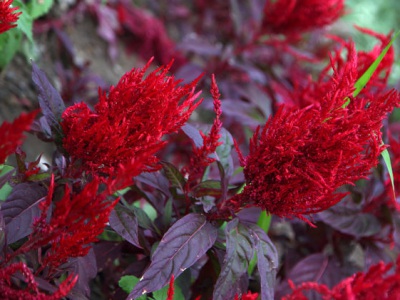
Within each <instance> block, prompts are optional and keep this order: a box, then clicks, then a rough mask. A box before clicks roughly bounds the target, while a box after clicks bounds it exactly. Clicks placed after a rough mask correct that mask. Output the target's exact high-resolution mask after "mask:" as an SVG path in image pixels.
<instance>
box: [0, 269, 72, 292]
mask: <svg viewBox="0 0 400 300" xmlns="http://www.w3.org/2000/svg"><path fill="white" fill-rule="evenodd" d="M16 272H21V273H22V275H24V277H25V282H26V288H25V289H21V287H17V286H13V283H12V280H11V277H12V276H13V275H14V274H15V273H16ZM77 280H78V276H73V275H70V276H68V277H67V278H66V279H65V280H64V281H63V282H62V283H61V284H60V285H59V287H58V290H57V291H56V292H55V293H53V294H52V295H47V294H44V293H42V292H40V291H39V288H38V284H37V283H36V281H35V278H34V276H33V274H32V271H31V270H30V269H29V268H28V267H27V266H26V265H25V264H24V263H22V262H18V263H14V264H12V265H9V266H7V267H3V268H1V269H0V296H1V299H8V300H14V299H15V300H19V299H24V300H57V299H61V298H63V297H65V296H67V295H68V293H69V292H70V290H71V289H72V288H73V287H74V285H75V283H76V281H77Z"/></svg>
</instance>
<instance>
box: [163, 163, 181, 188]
mask: <svg viewBox="0 0 400 300" xmlns="http://www.w3.org/2000/svg"><path fill="white" fill-rule="evenodd" d="M162 165H163V170H164V172H165V176H167V179H168V180H169V183H170V184H171V186H172V187H176V188H180V189H181V190H183V186H184V185H185V184H186V179H185V177H183V175H182V174H181V172H179V170H178V169H177V168H176V167H175V166H174V165H173V164H170V163H168V162H162Z"/></svg>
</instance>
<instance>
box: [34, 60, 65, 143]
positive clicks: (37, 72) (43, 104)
mask: <svg viewBox="0 0 400 300" xmlns="http://www.w3.org/2000/svg"><path fill="white" fill-rule="evenodd" d="M32 80H33V82H34V83H35V84H36V87H37V90H38V92H39V95H38V98H39V105H40V108H41V109H42V112H43V115H44V116H45V118H46V121H47V123H48V125H49V126H50V127H51V128H52V129H53V130H56V134H57V135H59V136H61V135H62V129H61V126H60V124H59V123H60V121H61V116H62V113H63V112H64V110H65V105H64V102H63V100H62V99H61V96H60V94H59V93H58V91H57V90H56V89H55V88H54V87H53V86H52V85H51V83H50V82H49V80H48V79H47V76H46V74H45V73H44V72H43V71H42V70H41V69H39V67H38V66H37V65H36V64H35V63H32Z"/></svg>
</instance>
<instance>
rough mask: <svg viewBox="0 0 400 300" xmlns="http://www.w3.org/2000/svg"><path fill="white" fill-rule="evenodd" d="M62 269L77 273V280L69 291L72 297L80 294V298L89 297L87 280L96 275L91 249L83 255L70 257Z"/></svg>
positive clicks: (94, 260)
mask: <svg viewBox="0 0 400 300" xmlns="http://www.w3.org/2000/svg"><path fill="white" fill-rule="evenodd" d="M61 268H62V269H63V270H64V271H68V272H69V273H72V274H76V275H78V276H79V277H78V281H77V282H76V284H75V286H74V287H73V289H72V291H71V296H72V295H74V297H73V298H74V299H75V298H77V297H79V296H81V298H82V299H85V298H86V299H87V298H88V297H90V286H89V282H90V280H92V279H93V278H95V277H96V274H97V264H96V256H95V254H94V251H93V249H90V250H89V253H88V254H87V255H86V256H83V257H76V258H71V259H69V261H68V262H67V263H65V264H64V265H63V266H62V267H61ZM82 296H83V297H82Z"/></svg>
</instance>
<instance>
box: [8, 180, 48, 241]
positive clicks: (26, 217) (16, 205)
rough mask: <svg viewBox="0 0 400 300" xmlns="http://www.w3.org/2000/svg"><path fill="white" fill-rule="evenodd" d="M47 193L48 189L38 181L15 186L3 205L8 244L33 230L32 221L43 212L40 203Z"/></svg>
mask: <svg viewBox="0 0 400 300" xmlns="http://www.w3.org/2000/svg"><path fill="white" fill-rule="evenodd" d="M46 195H47V191H46V189H45V188H44V187H43V186H41V185H39V184H37V183H21V184H19V185H17V186H15V187H14V189H13V191H12V192H11V194H10V195H9V196H8V198H7V200H6V201H5V202H4V203H3V204H2V205H1V212H2V213H3V217H4V221H5V224H6V235H7V244H12V243H14V242H16V241H18V240H19V239H21V238H23V237H26V236H27V235H29V234H30V233H31V232H32V228H31V226H32V223H33V221H34V220H35V219H36V218H38V217H39V216H40V213H41V211H40V208H39V206H38V205H39V203H40V202H41V201H42V200H43V199H44V198H45V197H46Z"/></svg>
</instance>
